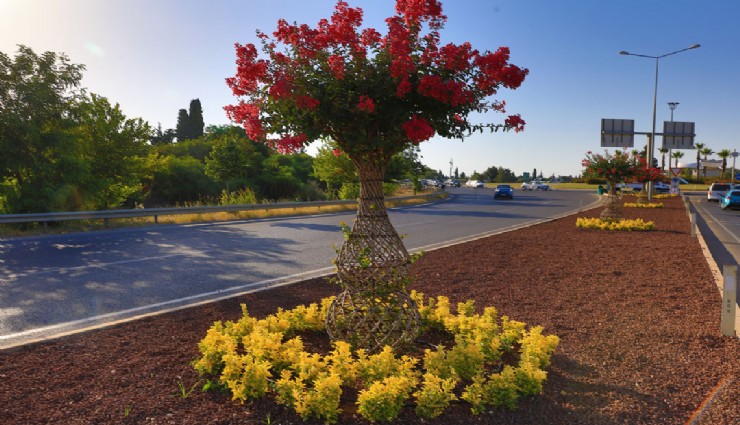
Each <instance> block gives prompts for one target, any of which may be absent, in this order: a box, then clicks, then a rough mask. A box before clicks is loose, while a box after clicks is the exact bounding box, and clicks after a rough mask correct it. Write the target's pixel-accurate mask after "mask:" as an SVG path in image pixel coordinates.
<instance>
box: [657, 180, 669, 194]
mask: <svg viewBox="0 0 740 425" xmlns="http://www.w3.org/2000/svg"><path fill="white" fill-rule="evenodd" d="M653 187H654V188H655V193H668V192H670V190H671V187H670V186H669V185H667V184H665V183H663V182H655V185H654V186H653Z"/></svg>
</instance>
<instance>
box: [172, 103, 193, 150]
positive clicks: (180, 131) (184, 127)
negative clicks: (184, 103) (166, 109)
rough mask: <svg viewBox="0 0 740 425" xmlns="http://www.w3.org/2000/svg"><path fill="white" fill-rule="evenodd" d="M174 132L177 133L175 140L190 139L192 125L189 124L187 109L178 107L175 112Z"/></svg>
mask: <svg viewBox="0 0 740 425" xmlns="http://www.w3.org/2000/svg"><path fill="white" fill-rule="evenodd" d="M175 133H176V134H177V141H178V142H182V141H183V140H188V139H192V138H193V137H192V134H193V131H192V126H191V125H190V116H188V111H186V110H185V109H180V111H179V112H178V113H177V127H175Z"/></svg>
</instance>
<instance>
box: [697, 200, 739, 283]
mask: <svg viewBox="0 0 740 425" xmlns="http://www.w3.org/2000/svg"><path fill="white" fill-rule="evenodd" d="M688 198H689V200H690V202H691V205H692V211H695V212H696V213H697V226H698V227H699V230H700V231H701V234H702V236H703V237H704V240H705V241H706V242H707V246H708V247H709V251H710V252H711V253H712V257H713V258H714V261H715V262H716V263H717V265H718V266H719V268H720V270H722V267H723V266H724V265H736V266H737V265H738V264H740V210H730V209H725V210H723V209H721V208H720V207H719V205H718V203H717V202H707V196H706V193H699V192H697V193H691V194H688Z"/></svg>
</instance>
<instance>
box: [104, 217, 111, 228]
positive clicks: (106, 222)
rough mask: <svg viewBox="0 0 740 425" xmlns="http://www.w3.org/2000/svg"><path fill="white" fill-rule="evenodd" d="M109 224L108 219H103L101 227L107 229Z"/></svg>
mask: <svg viewBox="0 0 740 425" xmlns="http://www.w3.org/2000/svg"><path fill="white" fill-rule="evenodd" d="M109 224H110V219H108V218H104V219H103V226H105V227H108V225H109Z"/></svg>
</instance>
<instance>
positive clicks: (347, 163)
mask: <svg viewBox="0 0 740 425" xmlns="http://www.w3.org/2000/svg"><path fill="white" fill-rule="evenodd" d="M313 174H314V176H316V178H317V179H318V180H319V181H321V182H322V183H324V185H325V186H326V194H327V196H328V197H329V198H330V199H337V198H338V196H339V190H340V189H341V188H342V185H343V184H345V183H354V184H357V182H358V179H357V169H356V168H355V166H354V164H352V160H350V159H349V157H348V156H347V155H342V154H341V153H340V152H339V150H338V149H337V148H336V144H334V143H332V142H326V143H324V144H323V145H322V146H321V147H319V149H318V152H317V153H316V156H315V157H314V160H313Z"/></svg>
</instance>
